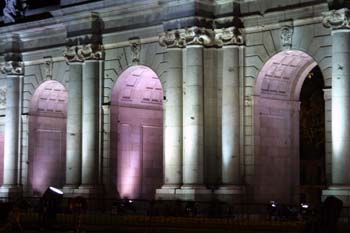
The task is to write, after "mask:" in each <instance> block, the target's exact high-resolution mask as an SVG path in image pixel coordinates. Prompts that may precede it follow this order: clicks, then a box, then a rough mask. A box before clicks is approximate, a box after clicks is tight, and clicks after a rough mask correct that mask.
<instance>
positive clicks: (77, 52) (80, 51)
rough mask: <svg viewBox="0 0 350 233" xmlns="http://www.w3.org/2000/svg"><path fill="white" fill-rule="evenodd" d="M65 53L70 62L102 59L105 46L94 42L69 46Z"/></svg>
mask: <svg viewBox="0 0 350 233" xmlns="http://www.w3.org/2000/svg"><path fill="white" fill-rule="evenodd" d="M63 54H64V57H65V58H66V60H67V62H68V63H73V62H84V61H87V60H101V59H102V58H103V46H102V45H101V44H93V43H90V44H84V45H73V46H67V47H66V49H65V51H64V53H63Z"/></svg>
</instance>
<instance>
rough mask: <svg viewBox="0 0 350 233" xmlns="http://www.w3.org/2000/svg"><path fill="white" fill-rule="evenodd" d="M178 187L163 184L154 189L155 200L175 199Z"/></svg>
mask: <svg viewBox="0 0 350 233" xmlns="http://www.w3.org/2000/svg"><path fill="white" fill-rule="evenodd" d="M178 188H179V187H171V186H163V187H162V188H160V189H157V190H156V197H155V198H156V199H157V200H176V189H178Z"/></svg>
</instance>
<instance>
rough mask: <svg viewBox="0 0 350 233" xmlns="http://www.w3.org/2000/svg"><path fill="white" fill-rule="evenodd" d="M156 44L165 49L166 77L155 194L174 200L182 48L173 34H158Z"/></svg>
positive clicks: (179, 146) (178, 172)
mask: <svg viewBox="0 0 350 233" xmlns="http://www.w3.org/2000/svg"><path fill="white" fill-rule="evenodd" d="M159 40H160V44H161V45H162V46H164V47H167V58H168V59H167V60H168V75H167V81H166V84H165V86H164V95H165V98H164V102H163V104H164V105H163V106H164V111H163V131H164V145H163V148H164V150H163V160H164V181H163V186H162V188H161V189H158V190H157V191H156V196H157V198H168V199H169V198H170V199H172V198H174V197H175V191H176V189H178V188H180V186H181V185H182V105H183V103H182V81H183V61H182V60H183V59H182V57H183V49H182V47H183V45H181V44H180V42H179V41H177V38H176V36H175V34H174V32H168V33H164V34H162V35H160V38H159Z"/></svg>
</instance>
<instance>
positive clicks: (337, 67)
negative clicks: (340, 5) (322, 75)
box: [323, 9, 350, 204]
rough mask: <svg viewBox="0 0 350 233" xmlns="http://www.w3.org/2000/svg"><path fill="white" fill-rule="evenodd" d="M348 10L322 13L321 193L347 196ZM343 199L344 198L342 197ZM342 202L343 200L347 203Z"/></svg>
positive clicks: (349, 178)
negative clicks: (326, 35) (328, 115)
mask: <svg viewBox="0 0 350 233" xmlns="http://www.w3.org/2000/svg"><path fill="white" fill-rule="evenodd" d="M349 22H350V11H349V10H348V9H340V10H337V11H335V10H334V11H331V12H328V13H326V14H325V18H324V24H325V26H326V27H331V28H332V185H331V187H329V190H326V191H324V192H323V195H337V196H339V197H340V196H347V198H346V200H348V201H347V202H348V203H350V201H349V196H350V158H349V154H350V131H349V127H350V118H349V116H350V81H349V77H350V24H349ZM344 200H345V198H344ZM348 203H346V204H348Z"/></svg>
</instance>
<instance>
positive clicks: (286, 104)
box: [254, 50, 317, 203]
mask: <svg viewBox="0 0 350 233" xmlns="http://www.w3.org/2000/svg"><path fill="white" fill-rule="evenodd" d="M316 66H317V63H316V62H315V61H314V59H313V58H312V57H311V56H309V55H308V54H306V53H305V52H302V51H296V50H288V51H282V52H279V53H277V54H276V55H274V56H272V57H271V58H270V59H269V60H268V61H267V63H266V64H265V65H264V66H263V68H262V70H261V71H260V73H259V75H258V78H257V81H256V86H255V101H254V104H255V106H254V125H255V127H254V131H255V138H254V140H255V164H256V179H255V200H256V201H258V202H267V201H271V200H276V201H279V202H284V203H291V202H297V201H298V199H299V188H300V171H299V170H300V168H299V166H300V164H299V163H300V161H299V110H300V101H299V98H300V92H301V88H302V85H303V83H304V80H305V78H306V77H307V75H308V74H309V72H310V71H311V70H312V69H313V68H315V67H316Z"/></svg>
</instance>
